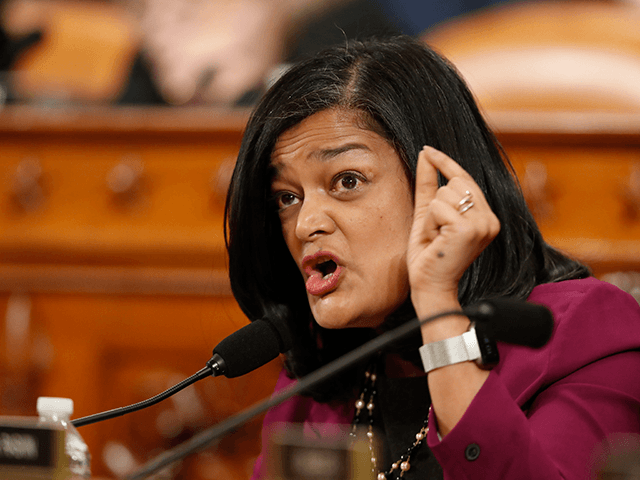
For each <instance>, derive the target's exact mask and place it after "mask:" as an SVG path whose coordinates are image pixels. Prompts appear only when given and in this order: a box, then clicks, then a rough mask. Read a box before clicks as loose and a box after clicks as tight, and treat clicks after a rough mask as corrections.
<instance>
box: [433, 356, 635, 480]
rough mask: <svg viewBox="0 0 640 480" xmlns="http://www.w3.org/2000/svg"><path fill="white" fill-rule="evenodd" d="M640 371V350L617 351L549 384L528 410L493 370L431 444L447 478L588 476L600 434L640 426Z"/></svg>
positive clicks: (520, 478)
mask: <svg viewBox="0 0 640 480" xmlns="http://www.w3.org/2000/svg"><path fill="white" fill-rule="evenodd" d="M639 376H640V352H626V353H620V354H617V355H614V356H611V357H608V358H605V359H602V360H600V361H598V362H596V363H593V364H591V365H587V366H585V367H584V368H582V369H580V370H579V371H577V372H575V373H573V374H572V375H570V376H568V377H566V378H564V379H562V380H560V381H558V382H556V383H554V384H553V385H552V386H550V387H549V388H547V389H545V390H544V391H543V392H542V393H540V395H538V396H537V397H536V399H535V401H534V402H533V404H532V406H531V408H530V409H529V410H528V411H527V412H526V413H525V412H523V411H522V410H521V409H520V407H519V406H518V405H517V404H516V402H514V401H513V399H512V398H511V396H510V394H509V392H508V391H507V389H506V388H505V386H504V384H503V383H502V381H501V379H500V377H499V376H498V375H497V374H494V373H492V374H491V375H490V376H489V379H488V380H487V381H486V382H485V384H484V385H483V387H482V389H481V390H480V392H478V395H477V396H476V398H475V399H474V400H473V402H472V404H471V405H470V406H469V408H468V409H467V411H466V413H465V415H464V416H463V418H462V419H461V420H460V422H459V423H458V424H457V425H456V427H455V428H454V429H453V430H452V431H451V432H450V433H449V434H448V435H447V436H446V437H445V438H444V439H443V440H442V441H441V442H440V441H438V438H437V435H436V433H435V429H432V430H431V431H430V432H429V440H428V441H429V446H430V447H431V449H432V451H433V453H434V455H435V456H436V458H437V459H438V461H439V462H440V465H441V466H442V468H443V470H444V472H446V474H445V479H486V478H500V479H506V480H508V479H518V480H528V479H532V480H533V479H536V480H539V479H541V478H544V479H545V480H552V479H581V480H582V479H586V478H590V477H589V475H590V474H591V473H592V472H593V471H594V470H595V469H596V468H597V467H598V465H597V462H598V460H599V459H598V458H595V454H596V451H597V449H598V447H599V446H600V444H601V442H602V440H603V439H604V438H606V437H607V436H608V435H610V434H612V433H616V432H630V433H639V432H640V424H639V422H640V415H639V405H640V388H639V387H638V386H637V385H638V384H639V383H640V382H638V381H637V379H638V378H640V377H639ZM630 385H632V386H633V388H632V389H631V390H633V391H630V388H629V386H630ZM432 415H433V413H432ZM430 421H431V422H432V425H435V419H434V418H433V417H432V418H431V419H430Z"/></svg>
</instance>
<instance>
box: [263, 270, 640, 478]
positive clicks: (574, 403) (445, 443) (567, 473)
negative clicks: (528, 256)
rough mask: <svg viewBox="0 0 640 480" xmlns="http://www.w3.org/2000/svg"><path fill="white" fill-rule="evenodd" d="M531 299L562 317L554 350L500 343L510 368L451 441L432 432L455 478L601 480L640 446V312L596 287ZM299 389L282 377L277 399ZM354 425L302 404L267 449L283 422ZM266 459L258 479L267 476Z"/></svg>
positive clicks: (497, 372) (345, 412)
mask: <svg viewBox="0 0 640 480" xmlns="http://www.w3.org/2000/svg"><path fill="white" fill-rule="evenodd" d="M528 300H529V301H530V302H534V303H539V304H543V305H546V306H547V307H549V308H550V309H551V311H552V312H553V314H554V318H555V326H554V332H553V335H552V338H551V341H550V342H549V343H548V344H547V345H546V346H544V347H543V348H541V349H538V350H534V349H531V348H527V347H520V346H514V345H507V344H498V350H499V352H500V363H499V364H498V365H497V367H495V368H494V369H493V371H492V372H491V374H490V375H489V378H488V379H487V381H486V382H485V384H484V385H483V386H482V388H481V389H480V391H479V392H478V393H477V395H476V397H475V398H474V400H473V401H472V403H471V405H470V406H469V408H468V409H467V411H466V413H465V414H464V416H463V417H462V419H461V420H460V422H458V424H457V425H456V426H455V427H454V429H453V430H452V431H451V432H450V433H449V434H448V435H447V436H446V437H445V438H444V439H442V441H440V440H439V439H438V435H437V432H436V429H435V428H431V429H430V431H429V435H428V438H427V443H428V445H429V447H430V448H431V451H432V452H433V454H434V455H435V457H436V459H437V460H438V462H439V463H440V465H441V466H442V469H443V471H444V478H445V479H451V480H454V479H455V480H462V479H477V480H486V479H501V480H509V479H513V480H527V479H532V480H540V479H545V480H550V479H564V480H568V479H581V480H582V479H589V478H595V474H594V472H595V471H597V470H598V469H599V468H601V467H602V465H603V464H604V462H606V461H607V459H608V455H609V454H610V451H609V450H608V447H609V443H608V442H614V443H615V442H616V441H618V440H620V439H622V444H623V446H624V442H625V441H626V442H627V444H631V443H633V442H634V441H635V442H636V444H640V443H638V439H640V305H638V303H637V302H636V301H635V300H634V299H633V297H631V296H630V295H629V294H627V293H625V292H623V291H622V290H620V289H618V288H617V287H614V286H612V285H610V284H608V283H605V282H602V281H599V280H596V279H594V278H588V279H584V280H570V281H565V282H560V283H553V284H545V285H540V286H538V287H536V288H535V289H534V290H533V292H532V293H531V295H530V297H529V299H528ZM292 381H293V380H291V379H289V378H287V377H286V375H285V374H284V373H283V374H281V375H280V378H279V380H278V384H277V386H276V391H277V390H279V389H282V388H284V387H285V386H287V385H289V384H290V383H291V382H292ZM352 417H353V407H352V406H351V405H342V404H341V405H330V404H321V403H318V402H315V401H313V400H312V399H310V398H307V397H294V398H292V399H290V400H288V401H287V402H285V403H283V404H281V405H279V406H277V407H274V408H273V409H271V410H270V411H269V412H268V413H267V415H266V417H265V420H264V425H263V433H262V435H263V437H262V438H263V446H264V445H266V444H267V440H268V435H269V432H270V431H271V430H272V427H273V425H274V424H278V423H280V422H287V423H301V424H303V425H304V428H305V429H308V430H309V431H313V432H314V435H317V434H318V432H320V434H321V435H327V436H330V435H335V430H336V428H335V427H336V425H348V424H349V423H350V422H351V420H352ZM430 425H432V426H433V425H436V420H435V418H434V415H433V412H432V414H431V418H430ZM263 456H264V449H263V453H262V454H261V455H260V457H259V458H258V460H257V462H256V465H255V471H254V475H253V477H252V479H253V480H258V479H261V478H263V477H264V475H265V472H264V462H263ZM411 473H414V472H411ZM416 473H417V472H416ZM410 477H411V478H413V476H411V475H410ZM417 478H419V475H418V477H417Z"/></svg>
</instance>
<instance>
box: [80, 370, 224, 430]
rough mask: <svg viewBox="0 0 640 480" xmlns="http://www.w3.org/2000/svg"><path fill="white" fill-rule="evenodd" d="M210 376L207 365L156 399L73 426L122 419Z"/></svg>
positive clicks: (90, 418)
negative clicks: (116, 418) (123, 416)
mask: <svg viewBox="0 0 640 480" xmlns="http://www.w3.org/2000/svg"><path fill="white" fill-rule="evenodd" d="M209 361H211V360H209ZM210 375H213V376H215V374H214V373H213V371H212V368H211V367H210V366H209V365H207V366H206V367H204V368H202V369H201V370H199V371H198V372H196V373H194V374H193V375H191V376H190V377H189V378H186V379H184V380H183V381H181V382H180V383H178V384H176V385H174V386H173V387H171V388H168V389H167V390H165V391H164V392H162V393H159V394H158V395H156V396H155V397H151V398H149V399H147V400H143V401H142V402H138V403H134V404H133V405H128V406H126V407H120V408H114V409H113V410H107V411H106V412H100V413H95V414H93V415H88V416H86V417H82V418H77V419H76V420H72V421H71V424H72V425H73V426H74V427H76V428H77V427H82V426H84V425H90V424H92V423H96V422H101V421H102V420H109V419H110V418H115V417H120V416H122V415H126V414H127V413H131V412H136V411H138V410H142V409H143V408H147V407H150V406H151V405H155V404H156V403H160V402H161V401H162V400H164V399H165V398H169V397H170V396H171V395H174V394H176V393H178V392H179V391H180V390H183V389H185V388H187V387H188V386H189V385H192V384H194V383H196V382H197V381H198V380H202V379H203V378H206V377H208V376H210Z"/></svg>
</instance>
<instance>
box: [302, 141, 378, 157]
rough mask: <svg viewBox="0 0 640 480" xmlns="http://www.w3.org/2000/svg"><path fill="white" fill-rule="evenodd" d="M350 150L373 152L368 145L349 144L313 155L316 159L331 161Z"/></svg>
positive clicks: (318, 151)
mask: <svg viewBox="0 0 640 480" xmlns="http://www.w3.org/2000/svg"><path fill="white" fill-rule="evenodd" d="M350 150H366V151H371V149H370V148H369V147H367V146H366V145H364V144H363V143H347V144H345V145H341V146H339V147H336V148H327V149H322V150H317V151H316V152H314V153H313V154H312V155H313V156H314V157H318V158H319V159H320V160H331V159H332V158H335V157H337V156H338V155H341V154H343V153H345V152H348V151H350Z"/></svg>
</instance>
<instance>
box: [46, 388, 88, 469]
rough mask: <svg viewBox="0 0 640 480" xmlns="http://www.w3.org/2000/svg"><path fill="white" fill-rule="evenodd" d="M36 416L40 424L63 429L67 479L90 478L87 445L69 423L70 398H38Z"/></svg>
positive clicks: (71, 401)
mask: <svg viewBox="0 0 640 480" xmlns="http://www.w3.org/2000/svg"><path fill="white" fill-rule="evenodd" d="M37 409H38V415H40V422H41V423H46V424H51V425H54V426H57V427H58V428H61V429H64V430H65V432H66V435H65V448H64V450H65V454H66V455H65V456H66V457H67V461H68V463H69V479H73V480H80V479H85V478H90V477H91V456H90V455H89V448H88V447H87V444H86V443H84V440H83V439H82V437H81V436H80V433H78V430H76V428H75V427H74V426H73V424H72V423H71V422H70V420H69V419H70V418H71V414H72V413H73V400H71V399H70V398H57V397H39V398H38V404H37Z"/></svg>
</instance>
